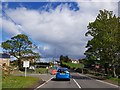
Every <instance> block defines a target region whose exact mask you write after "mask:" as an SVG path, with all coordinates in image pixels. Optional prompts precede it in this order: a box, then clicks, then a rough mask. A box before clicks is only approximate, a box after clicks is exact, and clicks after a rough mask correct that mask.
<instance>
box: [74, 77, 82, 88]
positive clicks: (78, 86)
mask: <svg viewBox="0 0 120 90" xmlns="http://www.w3.org/2000/svg"><path fill="white" fill-rule="evenodd" d="M73 81H74V82H75V83H76V85H77V86H78V88H81V86H80V85H79V84H78V82H77V81H76V80H75V79H73Z"/></svg>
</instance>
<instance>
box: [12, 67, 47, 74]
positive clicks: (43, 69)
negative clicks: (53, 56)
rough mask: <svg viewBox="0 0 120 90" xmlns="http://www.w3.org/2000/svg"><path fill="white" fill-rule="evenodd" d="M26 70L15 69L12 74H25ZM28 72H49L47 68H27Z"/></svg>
mask: <svg viewBox="0 0 120 90" xmlns="http://www.w3.org/2000/svg"><path fill="white" fill-rule="evenodd" d="M24 73H25V72H24V71H19V70H14V72H13V73H12V74H24ZM27 73H28V74H45V73H47V69H46V68H36V69H35V70H33V69H27Z"/></svg>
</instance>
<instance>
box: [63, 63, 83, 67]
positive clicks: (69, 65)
mask: <svg viewBox="0 0 120 90" xmlns="http://www.w3.org/2000/svg"><path fill="white" fill-rule="evenodd" d="M62 64H64V65H66V66H68V67H70V68H75V69H77V68H84V65H83V64H80V63H71V62H67V63H66V62H62Z"/></svg>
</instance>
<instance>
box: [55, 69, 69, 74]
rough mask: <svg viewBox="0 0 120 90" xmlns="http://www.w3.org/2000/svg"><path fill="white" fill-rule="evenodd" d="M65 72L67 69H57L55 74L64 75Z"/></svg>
mask: <svg viewBox="0 0 120 90" xmlns="http://www.w3.org/2000/svg"><path fill="white" fill-rule="evenodd" d="M66 71H68V70H67V69H58V71H57V72H60V73H66Z"/></svg>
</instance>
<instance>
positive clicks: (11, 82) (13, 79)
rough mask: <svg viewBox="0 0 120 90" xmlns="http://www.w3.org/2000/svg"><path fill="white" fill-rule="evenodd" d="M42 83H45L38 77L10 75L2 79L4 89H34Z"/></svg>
mask: <svg viewBox="0 0 120 90" xmlns="http://www.w3.org/2000/svg"><path fill="white" fill-rule="evenodd" d="M40 82H43V81H42V79H40V78H37V77H28V76H27V77H24V76H13V75H9V76H6V77H4V78H2V88H3V89H4V88H33V87H34V86H35V85H38V83H40Z"/></svg>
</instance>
